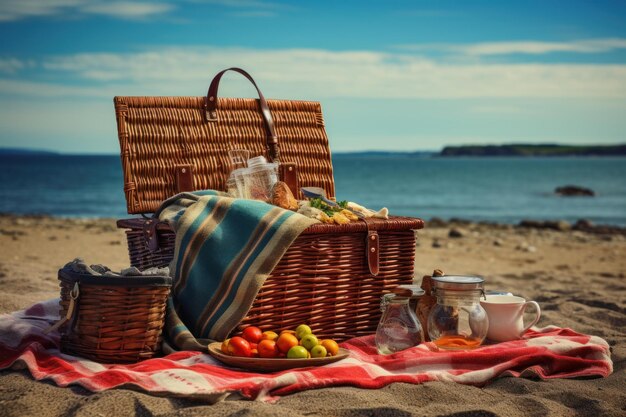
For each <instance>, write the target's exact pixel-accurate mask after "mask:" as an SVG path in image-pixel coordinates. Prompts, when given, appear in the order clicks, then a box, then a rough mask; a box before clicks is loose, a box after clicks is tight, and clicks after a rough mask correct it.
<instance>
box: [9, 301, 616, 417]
mask: <svg viewBox="0 0 626 417" xmlns="http://www.w3.org/2000/svg"><path fill="white" fill-rule="evenodd" d="M58 319H59V300H58V299H54V300H50V301H47V302H45V303H40V304H35V305H34V306H32V307H30V308H29V309H27V310H24V311H18V312H16V313H13V314H6V315H0V369H10V368H12V369H24V368H26V369H28V370H29V371H30V373H31V374H32V376H33V377H34V378H35V379H37V380H49V381H52V382H53V383H54V384H56V385H59V386H62V387H65V386H68V385H80V386H82V387H84V388H86V389H88V390H90V391H94V392H98V391H104V390H108V389H112V388H120V387H128V388H132V389H138V390H141V391H145V392H149V393H152V394H155V395H168V396H184V397H191V398H198V399H203V400H206V401H210V402H214V401H218V400H221V399H225V398H227V397H229V398H242V397H243V398H248V399H256V400H260V401H275V400H277V399H278V398H279V397H280V396H283V395H287V394H292V393H295V392H298V391H304V390H307V389H315V388H323V387H333V386H353V387H359V388H369V389H372V388H381V387H384V386H386V385H388V384H391V383H393V382H408V383H411V384H421V383H424V382H428V381H445V382H456V383H461V384H469V385H477V386H481V385H485V384H486V383H487V382H489V381H491V380H493V379H494V378H501V377H526V378H542V379H551V378H575V377H606V376H608V375H609V374H610V373H611V372H612V369H613V364H612V362H611V356H610V350H609V346H608V344H607V343H606V342H605V341H604V340H602V339H601V338H599V337H596V336H586V335H583V334H579V333H576V332H574V331H572V330H569V329H560V328H558V327H554V326H550V327H545V328H543V329H533V330H530V331H528V332H527V333H526V335H525V338H524V339H523V340H516V341H513V342H506V343H499V344H496V345H491V346H484V347H481V348H478V349H476V350H473V351H467V352H463V351H460V352H450V351H447V352H446V351H440V350H439V349H438V348H437V347H436V346H435V345H434V344H433V343H423V344H421V345H419V346H417V347H415V348H411V349H407V350H404V351H402V352H398V353H396V354H393V355H388V356H384V355H378V354H377V353H376V348H375V345H374V336H365V337H361V338H358V339H352V340H348V341H346V342H344V343H342V344H341V346H342V347H343V348H346V349H348V351H349V352H350V356H349V357H348V358H346V359H344V360H341V361H339V362H336V363H332V364H329V365H326V366H321V367H317V368H302V369H292V370H288V371H281V372H276V373H271V374H259V373H253V372H245V371H243V370H240V369H234V368H228V367H225V366H223V365H221V364H220V363H219V362H217V361H216V360H215V359H213V358H212V357H211V356H209V355H208V354H206V353H201V352H192V351H186V352H177V353H173V354H170V355H168V356H165V357H163V358H155V359H149V360H146V361H143V362H139V363H137V364H133V365H103V364H100V363H96V362H93V361H90V360H86V359H82V358H77V357H75V356H69V355H65V354H62V353H60V352H59V334H58V333H57V332H52V333H49V334H44V333H43V330H44V329H46V328H48V327H49V326H50V324H51V323H54V322H56V321H57V320H58ZM0 414H1V413H0Z"/></svg>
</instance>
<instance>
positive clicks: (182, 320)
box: [155, 191, 317, 350]
mask: <svg viewBox="0 0 626 417" xmlns="http://www.w3.org/2000/svg"><path fill="white" fill-rule="evenodd" d="M155 215H156V216H158V217H159V219H160V220H165V221H167V222H169V223H170V225H171V226H172V227H173V229H174V231H175V232H176V243H175V250H174V258H173V260H172V263H171V264H170V274H171V275H172V277H173V278H174V284H173V287H172V297H171V300H170V302H169V303H168V312H167V316H168V319H167V322H166V332H165V333H166V336H167V341H168V343H169V345H171V347H172V348H173V349H174V350H202V349H204V348H205V346H206V341H205V340H224V339H225V338H226V337H227V335H228V334H229V333H230V332H231V331H232V330H233V329H234V328H235V326H237V324H239V322H240V321H241V320H242V319H243V318H244V317H245V316H246V314H247V312H248V310H249V309H250V307H251V306H252V303H253V301H254V299H255V298H256V296H257V293H258V291H259V289H260V288H261V287H262V285H263V283H264V282H265V279H266V278H267V276H268V275H269V274H270V272H272V270H273V269H274V267H275V266H276V264H277V263H278V262H279V261H280V259H281V258H282V256H283V254H284V253H285V251H286V250H287V249H288V248H289V246H290V245H291V243H292V242H293V241H294V240H295V239H296V238H297V237H298V235H299V234H300V233H301V232H302V231H303V230H304V229H306V228H307V227H309V226H310V225H312V224H314V223H316V222H317V221H316V220H313V219H309V218H307V217H305V216H302V215H300V214H297V213H294V212H291V211H288V210H284V209H282V208H279V207H276V206H272V205H270V204H267V203H263V202H260V201H252V200H242V199H233V198H230V197H228V196H227V195H226V194H224V193H221V192H217V191H198V192H194V193H183V194H178V195H176V196H174V197H172V198H170V199H168V200H166V201H165V202H163V204H162V205H161V207H160V208H159V210H158V211H157V212H156V214H155ZM199 341H200V342H199Z"/></svg>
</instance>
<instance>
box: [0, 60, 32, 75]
mask: <svg viewBox="0 0 626 417" xmlns="http://www.w3.org/2000/svg"><path fill="white" fill-rule="evenodd" d="M25 66H26V63H25V62H24V61H21V60H19V59H16V58H6V59H4V58H0V72H4V73H6V74H14V73H16V72H18V71H19V70H21V69H23V68H24V67H25Z"/></svg>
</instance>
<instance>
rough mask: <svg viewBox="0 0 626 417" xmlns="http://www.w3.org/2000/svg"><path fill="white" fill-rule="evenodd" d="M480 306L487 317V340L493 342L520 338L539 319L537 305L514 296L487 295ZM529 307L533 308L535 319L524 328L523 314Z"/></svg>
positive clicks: (539, 310) (539, 313)
mask: <svg viewBox="0 0 626 417" xmlns="http://www.w3.org/2000/svg"><path fill="white" fill-rule="evenodd" d="M480 304H481V305H482V306H483V308H484V309H485V311H486V312H487V317H489V330H488V331H487V339H489V340H492V341H494V342H506V341H509V340H517V339H519V338H521V337H522V335H523V334H524V332H525V331H526V330H528V329H529V328H530V327H531V326H533V325H535V324H536V323H537V322H538V321H539V318H540V317H541V308H539V304H537V303H536V302H535V301H526V300H524V299H523V298H522V297H517V296H515V295H487V299H486V300H484V299H481V300H480ZM529 305H532V306H534V307H535V310H536V312H535V318H534V320H533V321H532V322H530V323H529V324H527V325H526V326H524V312H525V311H526V307H528V306H529Z"/></svg>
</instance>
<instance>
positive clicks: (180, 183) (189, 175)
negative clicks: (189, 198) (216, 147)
mask: <svg viewBox="0 0 626 417" xmlns="http://www.w3.org/2000/svg"><path fill="white" fill-rule="evenodd" d="M175 170H176V190H177V191H178V192H179V193H184V192H186V191H194V188H193V166H192V165H176V167H175Z"/></svg>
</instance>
